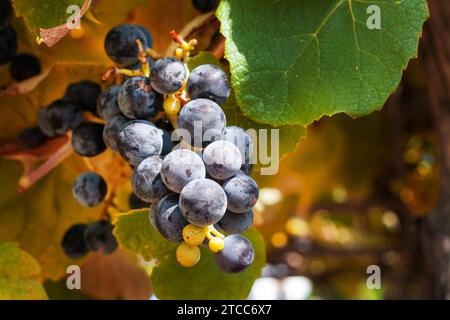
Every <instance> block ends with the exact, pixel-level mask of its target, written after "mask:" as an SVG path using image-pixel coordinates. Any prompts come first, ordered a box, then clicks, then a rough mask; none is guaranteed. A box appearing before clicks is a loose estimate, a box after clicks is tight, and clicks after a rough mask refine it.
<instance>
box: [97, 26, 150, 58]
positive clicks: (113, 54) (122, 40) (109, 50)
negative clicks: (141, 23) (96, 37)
mask: <svg viewBox="0 0 450 320" xmlns="http://www.w3.org/2000/svg"><path fill="white" fill-rule="evenodd" d="M137 39H139V40H140V41H141V43H142V46H143V48H144V50H145V49H147V48H148V47H149V46H150V44H149V43H147V37H146V35H145V34H144V33H143V32H142V30H141V29H140V28H139V27H138V26H135V25H130V24H121V25H119V26H116V27H114V28H112V29H111V30H110V31H109V32H108V34H107V35H106V38H105V43H104V45H105V51H106V54H107V55H108V56H109V58H110V59H111V60H112V61H114V62H115V63H118V64H121V65H124V66H132V65H135V64H137V63H138V56H139V48H138V45H137V43H136V40H137Z"/></svg>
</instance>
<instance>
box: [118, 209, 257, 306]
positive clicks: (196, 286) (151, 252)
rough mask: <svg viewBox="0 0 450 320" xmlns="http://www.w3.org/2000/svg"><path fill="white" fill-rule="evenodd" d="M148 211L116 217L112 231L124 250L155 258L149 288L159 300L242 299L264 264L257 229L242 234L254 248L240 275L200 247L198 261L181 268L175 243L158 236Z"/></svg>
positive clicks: (146, 257) (245, 296)
mask: <svg viewBox="0 0 450 320" xmlns="http://www.w3.org/2000/svg"><path fill="white" fill-rule="evenodd" d="M148 214H149V212H148V210H134V211H131V212H129V213H125V214H121V215H118V216H117V217H116V220H115V222H114V223H115V225H116V227H115V229H114V234H115V236H116V237H117V240H118V242H119V243H120V244H121V246H123V247H124V248H125V249H127V250H129V251H131V252H133V253H136V254H140V255H143V257H144V258H145V259H147V260H148V259H151V258H154V259H157V260H158V265H157V266H156V267H154V269H153V271H152V275H151V279H152V287H153V290H154V292H155V295H156V296H157V297H158V298H159V299H184V298H186V297H187V296H189V298H190V299H245V298H247V296H248V294H249V292H250V289H251V287H252V285H253V282H254V281H255V280H256V278H257V277H259V275H260V273H261V269H262V267H263V266H264V264H265V248H264V241H263V240H262V237H261V235H260V234H259V232H258V231H257V230H256V229H254V228H252V229H250V230H249V231H247V232H246V233H245V234H244V235H245V236H246V237H247V238H248V239H249V240H250V241H251V242H252V245H253V248H254V249H255V261H254V262H253V264H252V266H251V267H249V268H248V269H247V270H246V271H244V272H243V273H240V274H227V273H224V272H222V271H220V269H219V268H218V267H217V265H216V264H215V262H214V259H213V253H211V252H210V251H209V250H208V249H206V248H202V249H201V252H202V257H201V259H200V262H199V263H198V264H197V265H195V266H194V267H192V268H185V267H182V266H181V265H179V263H178V262H177V261H176V257H175V251H176V248H177V244H176V243H171V242H168V241H167V240H165V239H164V238H162V237H161V235H159V233H158V231H156V230H155V229H154V228H153V227H152V225H151V224H150V220H149V217H148Z"/></svg>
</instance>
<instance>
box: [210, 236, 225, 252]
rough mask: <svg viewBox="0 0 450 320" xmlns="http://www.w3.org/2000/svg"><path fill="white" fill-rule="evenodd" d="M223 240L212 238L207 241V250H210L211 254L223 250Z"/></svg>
mask: <svg viewBox="0 0 450 320" xmlns="http://www.w3.org/2000/svg"><path fill="white" fill-rule="evenodd" d="M224 242H225V241H224V240H223V239H222V238H219V237H213V238H211V240H209V243H208V246H209V250H211V251H212V252H215V253H217V252H220V251H222V250H223V247H224Z"/></svg>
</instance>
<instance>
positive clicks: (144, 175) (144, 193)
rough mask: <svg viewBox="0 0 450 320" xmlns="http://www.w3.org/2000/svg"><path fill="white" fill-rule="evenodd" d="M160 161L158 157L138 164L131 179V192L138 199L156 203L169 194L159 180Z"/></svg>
mask: <svg viewBox="0 0 450 320" xmlns="http://www.w3.org/2000/svg"><path fill="white" fill-rule="evenodd" d="M161 167H162V160H161V158H160V156H151V157H148V158H146V159H144V160H142V161H141V163H139V165H138V166H137V167H136V168H135V169H134V171H133V175H132V177H131V186H132V188H133V192H134V194H135V195H136V196H138V197H139V198H140V199H142V200H144V201H147V202H153V201H158V200H159V199H161V198H162V197H164V196H165V195H167V194H168V193H169V189H167V188H166V186H165V185H164V183H163V182H162V180H161V175H160V173H161Z"/></svg>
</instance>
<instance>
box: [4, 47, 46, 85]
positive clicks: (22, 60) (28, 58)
mask: <svg viewBox="0 0 450 320" xmlns="http://www.w3.org/2000/svg"><path fill="white" fill-rule="evenodd" d="M9 72H10V73H11V76H12V77H13V79H14V80H16V81H23V80H26V79H29V78H31V77H34V76H37V75H38V74H40V73H41V63H40V61H39V59H38V58H36V57H35V56H33V55H31V54H25V53H24V54H19V55H17V56H16V57H15V58H14V60H13V61H12V62H11V65H10V66H9Z"/></svg>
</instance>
